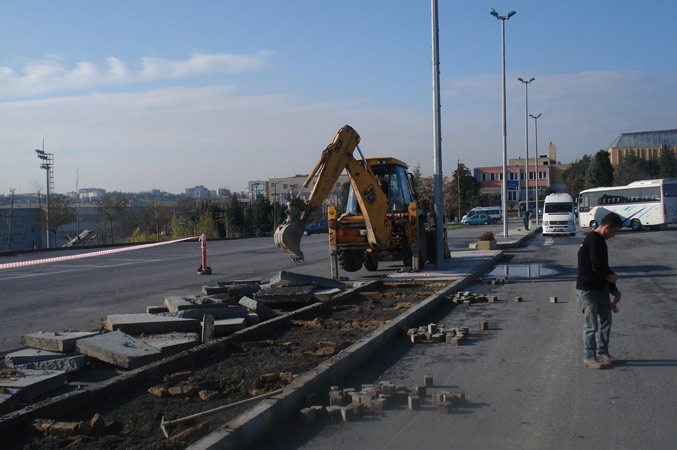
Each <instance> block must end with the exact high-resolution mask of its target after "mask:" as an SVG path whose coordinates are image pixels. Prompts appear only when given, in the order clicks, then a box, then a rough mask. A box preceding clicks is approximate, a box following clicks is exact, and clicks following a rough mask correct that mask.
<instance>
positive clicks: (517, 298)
mask: <svg viewBox="0 0 677 450" xmlns="http://www.w3.org/2000/svg"><path fill="white" fill-rule="evenodd" d="M514 301H515V303H519V302H521V301H522V297H521V296H519V295H518V296H516V297H515V298H514Z"/></svg>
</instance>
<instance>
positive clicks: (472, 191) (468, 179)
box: [443, 164, 480, 220]
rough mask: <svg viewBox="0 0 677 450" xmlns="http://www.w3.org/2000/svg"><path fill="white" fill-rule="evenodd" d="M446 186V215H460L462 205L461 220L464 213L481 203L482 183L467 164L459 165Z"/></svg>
mask: <svg viewBox="0 0 677 450" xmlns="http://www.w3.org/2000/svg"><path fill="white" fill-rule="evenodd" d="M446 188H447V189H446V191H447V192H446V193H447V195H445V196H444V199H445V202H444V208H443V210H444V215H445V216H449V217H451V216H456V215H458V214H459V206H460V214H461V216H460V217H459V218H458V220H461V217H463V214H465V213H466V212H468V210H469V209H471V208H472V207H474V206H477V205H478V204H479V203H480V195H479V191H480V185H479V183H478V182H477V180H475V177H473V176H472V173H471V172H470V169H469V168H468V167H467V166H466V165H465V164H459V165H458V167H457V168H456V170H455V171H454V173H453V175H452V177H451V182H450V183H448V184H447V186H446ZM459 189H460V198H459Z"/></svg>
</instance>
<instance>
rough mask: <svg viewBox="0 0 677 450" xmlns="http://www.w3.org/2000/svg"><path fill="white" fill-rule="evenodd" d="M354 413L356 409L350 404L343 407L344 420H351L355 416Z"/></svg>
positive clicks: (342, 417) (342, 415) (342, 416)
mask: <svg viewBox="0 0 677 450" xmlns="http://www.w3.org/2000/svg"><path fill="white" fill-rule="evenodd" d="M354 414H355V411H354V410H353V408H351V407H350V406H342V407H341V419H343V421H344V422H349V421H350V420H351V419H352V418H353V415H354Z"/></svg>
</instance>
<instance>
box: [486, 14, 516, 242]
mask: <svg viewBox="0 0 677 450" xmlns="http://www.w3.org/2000/svg"><path fill="white" fill-rule="evenodd" d="M489 14H491V15H492V16H494V17H496V19H498V20H500V21H501V56H502V61H503V65H502V75H503V184H502V185H501V208H502V209H503V237H508V184H507V183H508V169H507V167H506V163H507V160H508V130H507V124H506V117H505V115H506V112H505V21H506V20H508V19H510V18H511V17H512V16H514V15H515V14H517V13H516V12H515V11H510V12H509V13H508V15H507V16H500V15H498V13H497V12H496V10H495V9H493V8H491V12H490V13H489Z"/></svg>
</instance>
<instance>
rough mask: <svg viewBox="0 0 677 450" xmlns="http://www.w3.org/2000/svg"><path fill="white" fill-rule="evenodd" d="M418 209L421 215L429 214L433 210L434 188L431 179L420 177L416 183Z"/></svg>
mask: <svg viewBox="0 0 677 450" xmlns="http://www.w3.org/2000/svg"><path fill="white" fill-rule="evenodd" d="M416 184H417V186H416V196H417V199H418V209H419V211H420V212H421V213H422V214H430V213H433V211H434V210H435V186H434V182H433V177H421V178H419V180H418V182H417V183H416Z"/></svg>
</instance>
